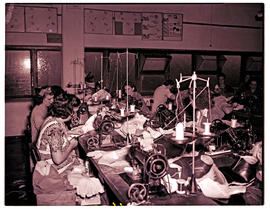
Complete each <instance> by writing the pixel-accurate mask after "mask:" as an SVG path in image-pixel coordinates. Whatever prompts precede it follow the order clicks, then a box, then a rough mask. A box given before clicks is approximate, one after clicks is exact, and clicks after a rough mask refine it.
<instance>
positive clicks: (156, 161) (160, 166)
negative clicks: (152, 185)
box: [145, 154, 168, 179]
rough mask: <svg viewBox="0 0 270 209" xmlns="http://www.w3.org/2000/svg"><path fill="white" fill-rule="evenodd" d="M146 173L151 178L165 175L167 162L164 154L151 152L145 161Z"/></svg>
mask: <svg viewBox="0 0 270 209" xmlns="http://www.w3.org/2000/svg"><path fill="white" fill-rule="evenodd" d="M145 166H146V173H147V175H148V176H149V177H151V178H153V179H158V178H162V177H163V176H165V175H166V171H167V169H168V162H167V159H166V157H165V156H164V155H161V154H153V155H151V156H150V157H149V158H148V159H147V160H146V162H145Z"/></svg>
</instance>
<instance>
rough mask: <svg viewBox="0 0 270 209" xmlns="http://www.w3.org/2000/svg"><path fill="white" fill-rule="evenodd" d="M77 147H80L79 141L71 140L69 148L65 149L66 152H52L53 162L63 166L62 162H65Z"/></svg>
mask: <svg viewBox="0 0 270 209" xmlns="http://www.w3.org/2000/svg"><path fill="white" fill-rule="evenodd" d="M77 145H78V141H77V139H74V138H73V139H71V141H70V144H69V146H68V148H67V149H65V150H64V151H61V150H56V151H52V152H51V153H52V160H53V162H54V163H55V164H56V165H59V164H61V163H62V162H64V161H65V160H66V159H67V158H68V156H69V154H70V152H71V151H72V150H73V149H74V148H75V147H77Z"/></svg>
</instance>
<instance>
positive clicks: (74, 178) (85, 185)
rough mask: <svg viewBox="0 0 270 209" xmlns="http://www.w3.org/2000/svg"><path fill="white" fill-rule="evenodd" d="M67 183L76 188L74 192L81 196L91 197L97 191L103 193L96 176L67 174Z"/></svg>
mask: <svg viewBox="0 0 270 209" xmlns="http://www.w3.org/2000/svg"><path fill="white" fill-rule="evenodd" d="M68 181H69V183H70V184H71V185H72V186H73V187H74V188H76V192H77V194H78V195H80V196H81V197H83V198H84V197H91V196H93V195H96V194H98V193H103V192H104V188H103V186H102V184H101V183H100V181H99V179H98V178H94V177H91V178H90V177H89V176H84V175H82V174H78V173H71V174H69V175H68Z"/></svg>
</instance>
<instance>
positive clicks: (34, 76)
mask: <svg viewBox="0 0 270 209" xmlns="http://www.w3.org/2000/svg"><path fill="white" fill-rule="evenodd" d="M13 50H14V51H29V52H30V64H31V65H30V66H31V67H30V74H31V75H30V76H31V86H30V88H31V95H23V96H18V95H14V96H6V95H5V99H6V100H11V99H12V100H13V99H21V98H32V97H33V96H34V95H35V89H36V88H38V64H37V53H38V51H59V52H60V53H61V56H62V47H58V46H57V47H54V46H52V47H51V46H48V47H47V46H46V47H42V46H33V47H31V46H6V47H5V52H6V51H13ZM62 62H63V59H61V70H63V68H62V66H63V65H62ZM5 67H6V66H5ZM61 84H62V77H61Z"/></svg>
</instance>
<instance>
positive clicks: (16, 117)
mask: <svg viewBox="0 0 270 209" xmlns="http://www.w3.org/2000/svg"><path fill="white" fill-rule="evenodd" d="M31 105H32V101H25V100H24V101H21V102H20V101H12V102H6V103H5V136H21V135H23V134H24V131H25V130H26V124H27V116H28V115H29V113H30V107H31Z"/></svg>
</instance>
